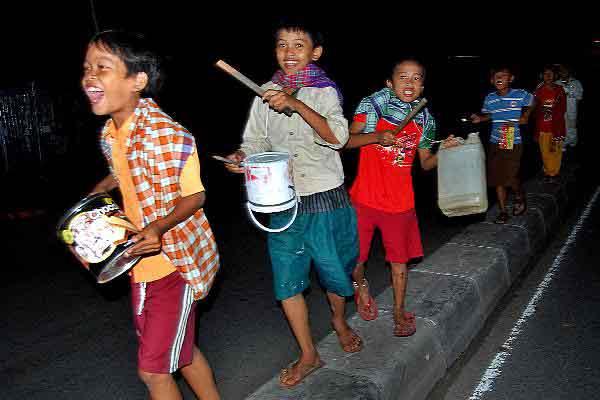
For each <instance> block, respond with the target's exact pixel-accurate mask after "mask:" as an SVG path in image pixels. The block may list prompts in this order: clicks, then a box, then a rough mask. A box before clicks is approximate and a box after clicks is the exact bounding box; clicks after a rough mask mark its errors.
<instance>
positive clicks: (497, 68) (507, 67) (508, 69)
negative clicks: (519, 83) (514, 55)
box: [490, 64, 515, 78]
mask: <svg viewBox="0 0 600 400" xmlns="http://www.w3.org/2000/svg"><path fill="white" fill-rule="evenodd" d="M498 72H508V73H509V74H511V75H514V74H515V72H514V70H513V68H512V67H511V66H510V65H508V64H498V65H495V66H493V67H492V68H491V69H490V77H491V78H493V77H494V75H496V74H497V73H498Z"/></svg>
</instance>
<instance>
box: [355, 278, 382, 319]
mask: <svg viewBox="0 0 600 400" xmlns="http://www.w3.org/2000/svg"><path fill="white" fill-rule="evenodd" d="M352 285H353V286H354V303H355V304H356V311H357V312H358V315H360V317H361V318H362V319H363V320H365V321H372V320H374V319H376V318H377V316H378V315H379V309H378V308H377V303H376V302H375V299H374V298H373V296H371V294H369V301H368V302H367V304H365V305H363V306H361V305H360V293H359V289H360V287H363V288H366V289H367V290H369V282H368V281H367V279H366V278H363V280H362V282H361V283H360V284H358V283H357V282H354V281H353V282H352Z"/></svg>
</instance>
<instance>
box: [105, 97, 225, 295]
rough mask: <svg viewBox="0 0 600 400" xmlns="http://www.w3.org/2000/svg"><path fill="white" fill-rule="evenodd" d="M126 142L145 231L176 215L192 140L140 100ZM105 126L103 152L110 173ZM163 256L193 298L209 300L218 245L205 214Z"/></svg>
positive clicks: (167, 240) (177, 230)
mask: <svg viewBox="0 0 600 400" xmlns="http://www.w3.org/2000/svg"><path fill="white" fill-rule="evenodd" d="M135 115H136V117H135V118H134V119H133V121H132V123H131V127H130V131H131V134H130V135H129V138H128V139H127V160H128V164H129V169H130V171H131V175H132V179H133V184H134V186H135V191H136V194H137V198H138V202H139V204H140V207H141V211H142V213H141V214H142V216H143V225H144V226H147V225H148V224H150V223H151V222H153V221H156V220H157V219H160V218H164V217H166V216H167V215H168V214H169V213H171V212H172V211H173V209H174V208H175V205H176V204H177V201H178V200H179V199H180V198H181V192H180V185H179V177H180V176H181V171H182V169H183V167H184V165H185V162H186V160H187V159H188V157H189V156H190V154H192V152H193V151H194V148H195V141H194V137H193V136H192V135H191V134H190V133H189V132H188V131H187V130H186V129H185V128H184V127H182V126H181V125H179V124H178V123H177V122H175V121H173V120H172V119H171V117H169V116H168V115H167V114H165V113H164V112H163V111H162V110H161V109H160V108H159V107H158V105H157V104H156V103H155V102H154V101H153V100H152V99H149V98H148V99H140V101H139V103H138V105H137V107H136V109H135ZM109 123H110V120H109V121H107V123H106V125H105V126H104V129H103V130H102V134H101V137H100V146H101V149H102V152H103V153H104V156H105V157H106V159H107V160H108V164H109V166H110V168H111V171H112V158H111V154H112V151H111V147H112V143H113V140H114V139H113V138H112V137H111V136H110V135H108V126H109ZM162 242H163V243H162V244H163V247H162V251H163V252H164V253H165V254H166V255H167V257H168V258H169V260H170V261H171V263H173V265H174V266H175V267H176V268H177V270H178V271H179V273H180V274H181V276H182V277H183V279H185V281H186V282H187V283H188V284H189V285H190V286H191V287H192V289H193V291H194V298H195V299H196V300H197V299H202V298H204V297H206V295H207V294H208V292H209V290H210V287H211V286H212V283H213V281H214V278H215V275H216V273H217V271H218V269H219V253H218V251H217V245H216V241H215V238H214V235H213V233H212V230H211V228H210V225H209V223H208V220H207V219H206V216H205V215H204V211H203V210H202V209H200V210H198V211H196V213H195V214H194V215H193V216H191V217H190V218H188V219H187V220H185V221H182V222H180V223H179V224H177V225H176V226H175V227H173V228H172V229H170V230H169V231H168V232H166V233H165V234H164V235H163V238H162Z"/></svg>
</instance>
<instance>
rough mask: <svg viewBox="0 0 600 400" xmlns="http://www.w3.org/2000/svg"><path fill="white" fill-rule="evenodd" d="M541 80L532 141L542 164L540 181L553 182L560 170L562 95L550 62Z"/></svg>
mask: <svg viewBox="0 0 600 400" xmlns="http://www.w3.org/2000/svg"><path fill="white" fill-rule="evenodd" d="M542 78H543V82H542V83H541V84H540V86H539V87H538V88H537V89H536V90H535V92H534V96H535V105H534V112H535V137H534V138H535V140H536V141H537V142H538V143H539V146H540V152H541V154H542V161H543V163H544V180H545V181H546V182H548V183H553V182H554V181H555V179H556V177H557V176H558V174H559V172H560V164H561V160H562V146H563V141H564V139H565V130H566V128H565V111H566V108H567V107H566V104H567V103H566V95H565V91H564V90H563V88H562V87H561V86H559V85H557V84H556V83H554V81H555V79H556V74H555V73H554V68H553V67H552V66H551V65H547V66H545V67H544V72H543V75H542Z"/></svg>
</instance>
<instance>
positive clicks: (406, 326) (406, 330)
mask: <svg viewBox="0 0 600 400" xmlns="http://www.w3.org/2000/svg"><path fill="white" fill-rule="evenodd" d="M415 332H417V324H416V323H415V321H414V320H412V321H410V320H404V321H403V322H394V336H398V337H408V336H412V335H414V334H415Z"/></svg>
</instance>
